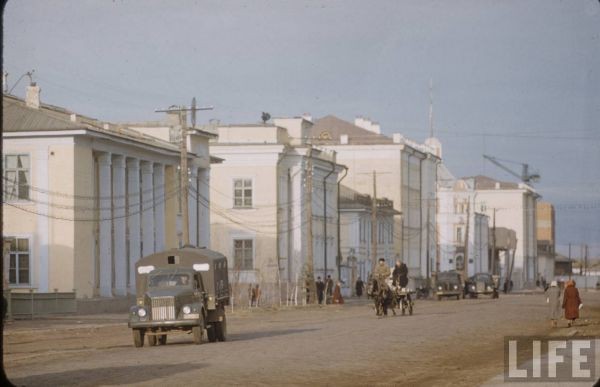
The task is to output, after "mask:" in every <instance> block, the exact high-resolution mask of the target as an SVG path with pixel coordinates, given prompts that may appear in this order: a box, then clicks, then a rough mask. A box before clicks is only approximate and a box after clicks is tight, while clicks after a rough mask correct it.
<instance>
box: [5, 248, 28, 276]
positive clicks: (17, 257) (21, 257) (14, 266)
mask: <svg viewBox="0 0 600 387" xmlns="http://www.w3.org/2000/svg"><path fill="white" fill-rule="evenodd" d="M7 239H8V240H10V241H11V242H10V248H9V252H8V253H9V262H8V282H9V283H10V284H11V285H28V284H29V239H27V238H7Z"/></svg>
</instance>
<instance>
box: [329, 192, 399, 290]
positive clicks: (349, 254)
mask: <svg viewBox="0 0 600 387" xmlns="http://www.w3.org/2000/svg"><path fill="white" fill-rule="evenodd" d="M372 209H373V201H372V197H371V196H369V195H363V194H360V193H358V192H356V191H354V190H352V189H350V188H347V187H344V186H341V187H340V251H341V257H342V263H341V267H342V269H341V278H342V279H343V280H344V282H345V288H346V289H348V293H351V292H354V284H355V283H356V280H357V278H358V277H361V279H362V280H363V281H365V282H366V280H367V279H368V277H369V274H370V273H371V269H372V265H373V262H372V255H371V249H372V244H371V241H372V239H371V236H372V234H371V230H372V227H373V218H372ZM395 215H399V213H398V211H396V210H394V204H393V203H392V201H390V200H387V199H384V198H382V199H377V213H376V224H375V227H376V234H375V235H376V238H377V239H376V240H377V242H376V249H377V257H381V258H384V259H385V260H386V262H387V264H388V266H390V267H391V266H393V265H394V263H395V260H396V259H400V257H399V256H398V255H397V254H396V253H395V251H394V233H395V230H394V216H395Z"/></svg>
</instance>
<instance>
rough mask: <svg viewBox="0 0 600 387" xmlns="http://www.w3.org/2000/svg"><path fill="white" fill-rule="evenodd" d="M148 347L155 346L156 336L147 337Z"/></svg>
mask: <svg viewBox="0 0 600 387" xmlns="http://www.w3.org/2000/svg"><path fill="white" fill-rule="evenodd" d="M148 345H149V346H151V347H154V346H155V345H156V336H154V335H148Z"/></svg>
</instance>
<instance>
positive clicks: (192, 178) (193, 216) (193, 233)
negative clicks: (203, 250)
mask: <svg viewBox="0 0 600 387" xmlns="http://www.w3.org/2000/svg"><path fill="white" fill-rule="evenodd" d="M188 184H189V186H188V188H189V190H188V214H189V216H188V218H189V224H190V244H191V245H192V246H198V167H196V166H194V165H193V164H192V165H191V166H190V175H189V181H188Z"/></svg>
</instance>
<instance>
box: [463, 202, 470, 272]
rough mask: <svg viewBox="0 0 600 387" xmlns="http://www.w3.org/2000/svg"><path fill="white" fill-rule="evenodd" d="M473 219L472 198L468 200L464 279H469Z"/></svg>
mask: <svg viewBox="0 0 600 387" xmlns="http://www.w3.org/2000/svg"><path fill="white" fill-rule="evenodd" d="M470 221H471V200H470V199H469V200H467V227H466V230H465V249H464V250H465V259H464V261H463V262H464V264H463V278H462V280H463V281H464V280H466V279H467V274H468V273H469V270H468V268H469V266H468V265H469V223H470Z"/></svg>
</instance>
